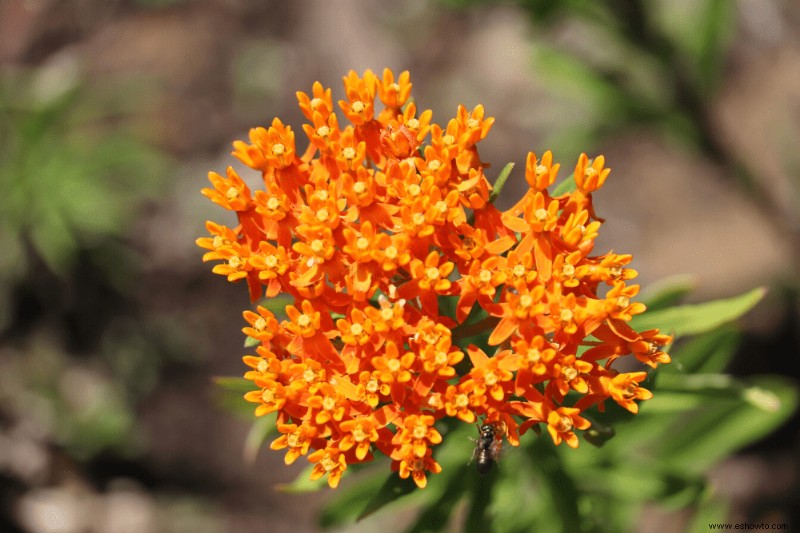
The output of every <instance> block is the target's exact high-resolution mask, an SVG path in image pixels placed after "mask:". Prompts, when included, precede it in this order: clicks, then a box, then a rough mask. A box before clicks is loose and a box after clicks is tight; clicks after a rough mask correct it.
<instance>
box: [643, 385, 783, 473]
mask: <svg viewBox="0 0 800 533" xmlns="http://www.w3.org/2000/svg"><path fill="white" fill-rule="evenodd" d="M741 397H742V399H741V401H738V402H733V403H731V402H717V403H715V402H713V401H712V400H711V399H709V400H708V401H707V402H706V405H705V406H704V407H703V408H701V409H698V410H697V411H695V413H694V414H688V415H686V416H684V417H682V419H681V420H680V424H679V425H677V426H676V427H674V428H673V429H672V430H671V431H668V432H665V433H664V435H665V438H663V439H661V441H660V442H659V445H658V447H657V451H658V452H659V455H660V457H661V460H663V461H665V462H668V463H669V464H670V465H671V466H672V467H674V468H676V469H683V470H686V471H689V472H696V473H699V472H703V471H705V470H706V469H707V468H709V467H710V466H712V465H713V464H715V463H716V462H718V461H719V460H721V459H722V458H724V457H725V456H727V455H729V454H730V453H733V452H735V451H736V450H738V449H740V448H742V447H743V446H746V445H748V444H750V443H752V442H754V441H756V440H758V439H760V438H762V437H764V436H765V435H767V434H769V433H770V432H772V431H774V430H775V429H776V428H777V427H778V426H779V425H780V424H782V423H783V422H785V421H786V420H787V419H788V418H789V417H790V416H791V414H792V413H793V412H794V411H795V409H796V408H797V401H798V392H797V387H796V384H795V383H793V382H791V381H790V380H787V379H785V378H783V377H779V376H760V377H755V378H752V379H750V380H747V381H745V382H744V383H743V385H742V394H741Z"/></svg>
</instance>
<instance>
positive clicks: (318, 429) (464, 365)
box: [198, 69, 670, 488]
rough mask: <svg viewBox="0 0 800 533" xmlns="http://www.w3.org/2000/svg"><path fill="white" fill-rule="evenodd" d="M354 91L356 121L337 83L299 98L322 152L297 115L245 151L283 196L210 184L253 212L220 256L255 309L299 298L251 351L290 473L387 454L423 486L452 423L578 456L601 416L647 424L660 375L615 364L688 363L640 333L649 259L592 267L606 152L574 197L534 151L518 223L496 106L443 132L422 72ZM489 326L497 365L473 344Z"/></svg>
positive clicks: (589, 164)
mask: <svg viewBox="0 0 800 533" xmlns="http://www.w3.org/2000/svg"><path fill="white" fill-rule="evenodd" d="M344 88H345V94H346V99H345V100H341V101H339V102H338V104H339V107H340V108H341V110H342V111H343V113H344V116H345V117H346V118H347V120H348V121H349V122H350V124H348V125H347V126H345V127H342V126H340V123H339V118H337V115H336V114H335V113H334V103H333V100H332V97H331V90H330V89H325V88H323V87H322V85H321V84H319V83H318V82H317V83H315V84H314V86H313V89H312V93H311V94H310V95H308V94H305V93H302V92H298V93H297V98H298V101H299V103H300V109H301V110H302V112H303V114H304V115H305V117H306V119H307V120H308V123H307V124H304V125H303V130H304V132H305V134H306V135H307V137H308V138H309V140H310V143H309V147H308V149H307V150H306V151H305V152H304V153H302V154H301V153H299V152H297V147H296V144H295V133H294V131H292V129H291V128H290V127H289V126H287V125H284V124H283V123H282V122H281V121H280V120H279V119H277V118H276V119H275V120H274V121H273V122H272V126H270V127H269V128H255V129H253V130H251V131H250V142H249V143H245V142H241V141H237V142H235V143H234V151H233V155H234V156H236V157H237V158H238V159H239V160H240V161H242V162H243V163H244V164H245V165H246V166H248V167H250V168H252V169H255V170H257V171H260V172H261V176H262V178H263V189H261V188H260V189H259V190H257V191H255V193H253V192H252V191H251V190H250V188H249V187H248V186H247V185H246V184H245V182H244V181H243V180H242V179H241V178H240V177H239V175H238V174H237V173H236V172H235V171H234V170H233V169H232V168H228V170H227V173H226V175H225V176H221V175H219V174H216V173H213V172H212V173H210V174H209V178H210V180H211V183H212V184H213V188H210V189H204V190H203V194H205V195H206V196H207V197H209V198H210V199H211V200H212V201H213V202H215V203H217V204H219V205H220V206H222V207H224V208H225V209H228V210H231V211H234V212H235V213H236V215H237V217H238V225H237V226H236V227H235V228H229V227H225V226H222V225H218V224H215V223H213V222H208V223H207V225H206V227H207V229H208V231H209V232H210V234H211V237H209V238H202V239H199V240H198V244H199V245H200V246H201V247H203V248H205V249H207V250H208V252H207V253H206V254H205V255H204V257H203V259H204V260H205V261H209V260H221V261H222V262H221V263H219V264H217V265H216V266H215V267H214V269H213V271H214V272H215V273H217V274H221V275H224V276H226V277H227V278H228V280H229V281H239V280H246V282H247V285H248V287H249V290H250V297H251V299H252V301H254V302H256V301H257V300H259V299H260V298H262V297H264V296H266V297H267V298H271V297H274V296H276V295H278V294H286V295H289V296H290V297H291V298H292V299H293V304H292V305H288V306H286V308H285V317H284V316H281V317H277V316H275V315H274V314H273V313H272V312H270V311H269V310H267V309H266V308H264V307H262V306H258V307H257V309H256V311H255V312H254V311H245V312H244V318H245V320H246V321H247V323H248V327H246V328H244V332H245V334H246V335H248V336H249V337H252V338H253V339H255V340H257V341H259V342H260V344H259V345H258V347H257V355H254V356H250V355H249V356H246V357H244V362H245V363H246V364H247V365H248V366H249V367H250V371H249V372H247V373H246V374H245V377H246V378H247V379H248V380H251V381H253V383H254V384H255V386H256V387H257V390H254V391H252V392H250V393H248V394H247V395H246V399H247V400H249V401H251V402H253V403H255V404H257V407H256V415H257V416H261V415H264V414H267V413H272V412H277V426H278V430H279V431H280V433H281V436H280V437H279V438H278V439H277V440H275V441H274V442H273V443H272V448H273V449H276V450H277V449H285V450H286V462H287V463H291V462H293V461H295V460H296V459H297V458H298V457H300V456H301V455H306V456H307V459H308V460H309V461H310V462H312V463H314V465H315V467H314V469H313V473H312V478H315V479H316V478H319V477H321V476H323V475H327V476H328V483H329V484H330V486H331V487H335V486H337V484H338V483H339V480H340V477H341V475H342V473H343V472H344V471H345V469H346V468H347V467H348V465H350V464H353V463H360V462H364V461H369V460H371V459H372V457H373V455H372V454H373V453H374V452H376V451H380V452H382V453H383V454H385V455H387V456H389V457H391V459H392V469H393V470H396V471H399V475H400V476H401V477H402V478H408V477H409V476H410V477H412V478H413V480H414V481H415V482H416V484H417V485H418V486H419V487H421V488H422V487H425V485H426V483H427V478H426V473H427V472H432V473H438V472H440V471H441V467H440V465H439V464H438V463H437V462H436V461H435V460H434V458H433V454H432V449H433V447H434V446H436V445H437V444H439V443H440V442H442V436H441V434H440V433H439V432H438V431H437V429H436V427H435V425H436V421H437V420H440V419H442V418H444V417H456V418H458V419H459V420H462V421H464V422H467V423H470V424H472V423H474V422H476V421H477V420H478V419H479V418H482V419H483V423H490V424H497V425H498V427H500V426H501V425H502V427H503V428H504V433H505V436H506V438H507V439H508V441H509V442H510V443H511V444H512V445H518V444H519V436H520V435H521V434H523V433H524V432H525V431H526V430H527V429H528V428H530V427H531V426H533V425H536V424H540V423H541V424H544V425H545V426H546V427H547V430H548V431H549V433H550V435H551V436H552V438H553V441H554V442H555V443H556V444H559V443H560V442H561V441H565V442H566V443H567V444H568V445H569V446H572V447H575V446H577V445H578V438H577V436H576V434H575V431H576V430H583V429H586V428H587V427H589V425H590V423H589V421H587V420H586V419H585V418H583V417H581V416H580V415H581V413H582V412H583V411H584V410H586V409H587V408H589V407H591V406H594V405H598V404H599V406H600V407H601V408H602V405H603V402H604V401H605V400H607V399H611V400H613V401H615V402H617V403H618V404H619V405H621V406H623V407H624V408H626V409H628V410H629V411H632V412H634V413H635V412H636V411H637V404H636V403H635V400H643V399H647V398H650V397H651V396H652V394H651V393H650V392H649V391H647V390H646V389H643V388H641V387H640V386H639V384H640V382H641V381H642V380H643V379H644V378H645V376H646V373H645V372H632V373H620V372H618V371H616V370H615V369H614V368H612V367H611V366H610V365H611V363H612V362H613V361H614V360H616V359H618V358H620V357H622V356H625V355H629V354H633V356H634V357H635V358H636V359H638V360H639V361H641V362H643V363H645V364H647V365H649V366H651V367H655V366H656V365H657V364H658V363H666V362H669V356H668V355H667V354H665V353H664V352H662V351H661V350H660V347H662V346H664V345H666V344H667V343H669V341H670V338H669V337H668V336H666V335H661V334H659V333H658V330H651V331H644V332H641V333H639V332H636V331H634V330H633V329H631V328H630V327H629V326H628V325H627V322H628V321H630V320H631V317H632V316H633V315H635V314H637V313H641V312H642V311H644V306H643V305H642V304H641V303H634V302H633V297H634V296H635V295H636V293H637V291H638V286H636V285H630V286H628V285H626V281H627V280H629V279H631V278H633V277H635V276H636V272H635V271H634V270H631V269H630V268H626V265H627V264H628V263H629V262H630V261H631V256H630V255H617V254H614V253H607V254H604V255H597V256H593V255H591V253H592V247H593V244H594V239H595V237H596V236H597V232H598V229H599V227H600V224H601V222H602V220H601V219H599V218H597V216H596V215H595V214H594V211H593V208H592V193H593V192H594V191H595V190H597V189H598V188H599V187H601V186H602V185H603V182H604V181H605V180H606V177H607V176H608V174H609V169H607V168H605V167H604V160H603V157H602V156H601V157H598V158H596V159H595V160H594V161H590V160H588V158H587V157H586V156H585V155H582V156H581V157H580V159H579V161H578V163H577V166H576V167H575V173H574V177H575V182H576V184H577V188H576V190H575V191H574V192H572V193H567V194H564V195H560V196H555V197H554V196H551V195H550V193H548V188H549V187H550V186H551V185H553V183H554V181H555V179H556V174H557V172H558V168H559V165H557V164H554V163H553V161H552V156H551V154H550V152H547V153H545V154H544V155H543V156H542V157H541V159H540V158H537V156H536V155H534V154H532V153H531V154H528V158H527V165H526V169H525V179H526V180H527V182H528V185H529V186H530V188H529V190H528V191H527V193H526V194H525V195H524V197H523V198H522V199H521V200H520V201H519V202H518V203H517V204H516V205H514V206H513V207H512V208H511V209H509V210H507V211H505V212H501V211H499V210H498V209H497V208H495V207H494V205H493V204H492V200H493V199H494V198H493V197H492V196H491V194H490V193H491V191H492V186H491V185H490V183H489V181H488V180H487V178H486V175H485V174H484V169H485V168H486V167H487V166H488V165H486V164H485V163H484V162H482V161H481V159H480V157H479V155H478V150H477V147H476V145H477V143H478V142H479V141H481V140H482V139H483V138H484V137H486V135H487V133H488V132H489V130H490V128H491V127H492V124H493V122H494V119H492V118H489V117H486V116H485V114H484V109H483V107H482V106H480V105H479V106H477V107H475V108H474V109H473V110H472V111H468V110H467V109H466V108H464V107H463V106H460V107H459V109H458V112H457V115H456V117H455V118H453V119H451V120H450V121H449V122H448V123H447V126H446V127H442V126H440V125H438V124H435V123H432V122H431V117H432V113H431V111H429V110H426V111H423V112H421V113H418V110H417V106H416V104H415V103H414V102H413V101H410V100H409V96H410V92H411V83H410V82H409V75H408V72H403V73H402V74H401V75H400V76H399V77H397V78H395V77H394V75H393V73H392V72H391V71H389V70H388V69H387V70H385V71H384V72H383V76H382V77H377V76H376V75H375V74H373V73H372V72H371V71H369V70H368V71H366V72H365V73H364V75H363V76H361V77H359V76H358V75H357V74H356V73H355V72H350V73H349V75H348V76H347V77H345V78H344ZM376 97H377V100H379V101H380V102H381V103H382V104H383V108H382V109H381V110H378V108H377V107H376ZM426 139H428V142H427V143H425V142H424V141H425V140H426ZM443 302H447V305H443ZM447 309H453V311H452V312H446V310H447ZM450 315H452V316H450ZM481 332H483V333H484V336H483V341H484V344H483V346H484V347H486V346H491V347H496V351H495V352H494V353H493V355H491V356H489V355H487V354H486V353H485V351H483V350H481V349H480V348H478V347H477V346H475V345H469V346H467V347H466V349H464V348H462V347H461V346H460V345H459V343H462V344H466V342H465V339H470V338H476V335H479V334H480V333H481ZM487 335H488V343H487V338H486V337H487ZM478 338H479V337H478ZM476 342H478V341H477V340H476ZM465 355H466V356H467V357H465ZM570 393H572V394H570Z"/></svg>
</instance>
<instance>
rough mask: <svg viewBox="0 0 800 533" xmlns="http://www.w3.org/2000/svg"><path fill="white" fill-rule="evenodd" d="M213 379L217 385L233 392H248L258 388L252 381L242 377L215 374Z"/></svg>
mask: <svg viewBox="0 0 800 533" xmlns="http://www.w3.org/2000/svg"><path fill="white" fill-rule="evenodd" d="M212 379H213V381H214V383H215V384H216V385H217V386H219V387H220V388H222V389H223V390H227V391H231V392H236V393H241V394H246V393H248V392H250V391H251V390H255V388H256V387H255V385H253V382H252V381H249V380H247V379H244V378H240V377H235V376H215V377H214V378H212Z"/></svg>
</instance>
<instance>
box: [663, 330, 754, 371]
mask: <svg viewBox="0 0 800 533" xmlns="http://www.w3.org/2000/svg"><path fill="white" fill-rule="evenodd" d="M741 338H742V334H741V332H739V331H738V330H737V329H735V328H734V327H733V326H730V325H725V326H721V327H719V328H717V329H715V330H712V331H710V332H708V333H706V334H704V335H699V336H697V337H694V338H692V339H691V340H689V341H688V342H687V343H686V344H683V345H682V346H681V347H680V348H679V349H677V350H676V351H675V352H672V353H670V356H671V357H672V363H670V364H668V365H663V366H661V367H659V369H658V375H657V377H656V382H657V383H660V381H658V380H659V378H658V376H660V375H661V374H695V373H700V374H713V373H715V372H722V371H723V370H725V368H726V367H727V366H728V363H730V361H731V359H732V358H733V356H734V355H735V354H736V349H737V348H738V346H739V342H740V341H741Z"/></svg>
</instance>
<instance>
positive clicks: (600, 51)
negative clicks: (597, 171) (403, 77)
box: [443, 0, 736, 164]
mask: <svg viewBox="0 0 800 533" xmlns="http://www.w3.org/2000/svg"><path fill="white" fill-rule="evenodd" d="M443 3H444V4H446V5H449V6H452V7H458V8H462V9H466V8H474V7H477V6H480V5H484V4H485V5H489V4H493V5H496V4H498V3H501V4H508V5H514V6H517V7H518V8H520V9H521V10H522V11H523V12H524V13H525V14H526V15H527V16H528V18H529V20H530V22H531V25H532V26H533V28H534V40H533V42H532V44H533V65H532V66H533V70H532V72H531V75H533V76H535V77H536V79H537V80H538V81H539V82H540V83H542V84H543V85H544V86H545V87H549V88H550V89H551V91H552V94H553V95H554V96H556V97H557V99H559V100H566V101H568V105H569V110H568V112H566V113H562V114H559V128H557V129H556V130H554V131H553V133H552V137H550V138H547V139H545V140H544V144H545V145H547V146H551V147H553V149H554V150H556V151H558V152H559V153H570V154H572V153H575V154H577V153H580V152H581V151H587V150H589V149H591V147H594V146H597V145H598V143H599V142H600V141H601V140H602V139H604V138H606V137H607V136H608V135H610V134H613V133H616V132H619V131H621V130H623V129H625V128H630V127H631V126H636V125H646V126H648V127H653V128H656V129H658V130H660V131H662V132H663V133H665V134H667V135H668V136H671V137H673V138H677V139H681V140H683V141H684V142H685V143H686V144H687V145H688V146H691V147H697V148H700V149H701V150H702V151H704V152H705V153H706V154H707V155H710V156H711V157H712V158H713V159H715V160H722V159H725V158H726V157H727V156H726V155H725V154H723V153H722V151H721V148H720V146H719V145H718V144H717V142H716V140H715V135H714V134H713V132H712V130H711V127H710V124H709V120H708V119H709V116H708V109H707V104H708V102H709V100H710V98H711V96H712V95H713V94H714V91H715V89H716V88H717V85H718V83H719V81H720V74H721V69H722V66H723V65H724V64H725V62H724V56H725V54H726V52H727V49H728V43H729V40H730V39H731V36H732V33H733V28H734V22H735V16H734V14H735V9H736V4H735V3H734V2H729V1H727V0H702V1H685V0H680V1H665V0H653V1H644V0H597V1H584V0H566V1H553V0H511V1H508V2H496V1H492V0H443ZM567 28H568V29H569V30H570V32H571V33H573V34H576V33H577V34H580V35H581V36H582V38H581V39H571V38H569V36H568V35H566V36H565V35H564V34H563V32H564V30H566V29H567ZM558 30H560V31H561V32H562V34H561V35H560V36H559V34H558V33H557V31H558ZM721 162H724V163H726V164H728V163H730V162H729V161H721Z"/></svg>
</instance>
